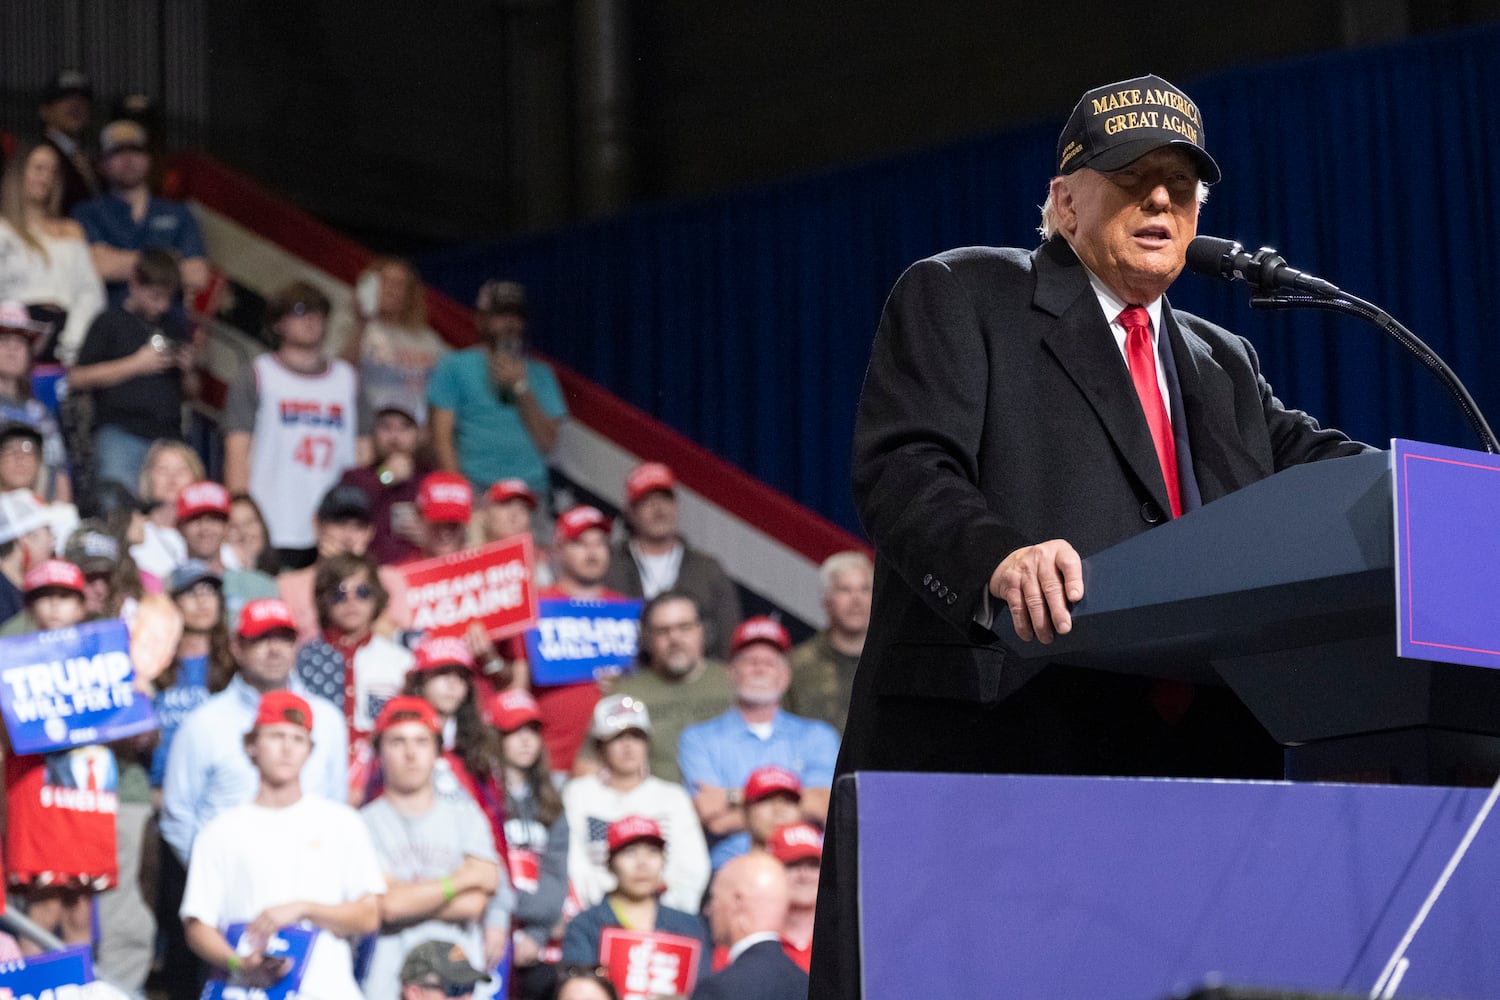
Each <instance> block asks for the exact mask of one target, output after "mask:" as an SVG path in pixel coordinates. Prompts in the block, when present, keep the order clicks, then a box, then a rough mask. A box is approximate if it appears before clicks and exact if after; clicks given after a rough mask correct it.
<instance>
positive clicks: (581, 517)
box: [552, 506, 614, 542]
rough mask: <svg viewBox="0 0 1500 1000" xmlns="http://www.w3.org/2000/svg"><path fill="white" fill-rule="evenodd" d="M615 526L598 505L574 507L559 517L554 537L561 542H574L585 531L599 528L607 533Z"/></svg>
mask: <svg viewBox="0 0 1500 1000" xmlns="http://www.w3.org/2000/svg"><path fill="white" fill-rule="evenodd" d="M613 527H614V524H613V523H612V522H611V521H610V519H609V518H607V517H605V516H604V512H603V511H601V510H600V509H599V508H598V507H588V506H584V507H574V508H573V509H572V510H570V511H568V512H567V513H566V514H564V515H562V516H561V517H559V518H558V519H557V527H556V528H555V529H554V530H553V533H552V537H553V538H554V539H555V540H556V541H559V542H574V541H577V540H578V539H579V538H581V537H582V536H583V533H584V532H585V531H590V530H592V529H594V528H598V529H599V530H600V531H602V532H604V533H605V534H606V535H607V534H609V532H610V529H611V528H613Z"/></svg>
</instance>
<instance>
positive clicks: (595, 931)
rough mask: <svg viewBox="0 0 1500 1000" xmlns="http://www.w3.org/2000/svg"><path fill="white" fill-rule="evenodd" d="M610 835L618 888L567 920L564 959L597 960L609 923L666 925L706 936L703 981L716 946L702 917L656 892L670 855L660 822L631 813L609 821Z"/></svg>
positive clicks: (637, 927)
mask: <svg viewBox="0 0 1500 1000" xmlns="http://www.w3.org/2000/svg"><path fill="white" fill-rule="evenodd" d="M607 836H608V840H609V871H610V874H611V875H613V876H614V878H615V888H614V889H613V890H612V891H611V892H610V893H609V895H607V896H605V897H604V899H603V900H602V901H601V902H600V903H599V904H598V905H596V906H592V907H590V908H589V909H587V910H584V911H583V912H582V913H580V914H578V916H576V917H574V918H573V920H572V922H571V923H569V924H568V930H567V932H566V933H565V934H564V935H563V953H562V961H563V965H598V964H599V940H600V936H601V935H602V934H603V933H604V930H605V928H607V927H623V928H624V929H625V930H631V931H663V932H665V933H668V934H678V935H681V936H683V937H686V938H691V939H693V940H695V941H698V942H701V944H702V947H703V950H702V952H701V953H700V960H699V962H698V975H699V981H700V982H701V981H702V979H703V978H704V977H705V976H707V974H708V971H709V970H708V965H709V963H708V956H709V951H710V947H711V946H710V944H709V941H708V929H707V928H706V927H704V926H703V919H702V918H701V917H699V916H698V915H697V914H695V913H685V912H683V911H681V910H674V909H672V908H671V907H670V906H665V905H663V904H662V903H660V902H658V901H657V898H656V897H657V893H658V890H659V889H660V888H661V878H662V872H663V870H664V869H665V867H666V859H667V855H666V851H667V841H666V838H664V837H663V836H662V834H661V827H659V826H657V825H656V824H655V823H654V822H652V821H651V820H649V819H646V818H645V817H643V816H626V817H625V818H624V819H620V820H616V821H615V822H613V823H611V824H610V825H609V831H608V835H607Z"/></svg>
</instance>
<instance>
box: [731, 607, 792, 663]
mask: <svg viewBox="0 0 1500 1000" xmlns="http://www.w3.org/2000/svg"><path fill="white" fill-rule="evenodd" d="M756 642H769V643H770V644H771V645H773V646H775V647H776V648H777V649H779V650H781V651H782V652H783V653H785V652H786V651H787V650H789V649H791V648H792V637H791V636H790V635H787V631H786V629H785V628H784V627H783V626H782V624H781V622H779V621H777V620H776V619H774V618H767V617H765V616H764V615H760V616H757V617H755V618H746V619H745V620H744V621H742V622H740V625H739V628H737V629H735V630H734V635H732V636H730V637H729V655H730V656H733V655H734V654H735V653H738V652H739V651H740V650H742V649H744V648H745V647H746V646H748V645H750V644H751V643H756Z"/></svg>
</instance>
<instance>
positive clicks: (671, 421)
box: [420, 27, 1500, 530]
mask: <svg viewBox="0 0 1500 1000" xmlns="http://www.w3.org/2000/svg"><path fill="white" fill-rule="evenodd" d="M1099 82H1100V81H1097V80H1086V79H1083V78H1080V79H1079V81H1078V84H1079V86H1078V89H1079V91H1080V92H1082V91H1083V90H1084V89H1086V88H1087V87H1089V86H1093V85H1095V84H1097V83H1099ZM1177 82H1178V83H1179V84H1181V85H1183V86H1184V89H1186V90H1187V91H1188V92H1189V93H1190V94H1191V95H1193V97H1194V98H1195V99H1196V100H1197V101H1198V102H1199V104H1200V106H1201V110H1202V112H1203V116H1204V122H1205V126H1206V138H1207V144H1208V147H1209V149H1210V150H1211V151H1212V152H1213V154H1214V156H1215V158H1216V159H1217V160H1218V162H1219V165H1220V167H1221V168H1222V169H1223V171H1224V181H1223V182H1222V183H1221V184H1219V185H1216V186H1215V188H1214V189H1213V193H1212V196H1211V198H1210V200H1209V203H1208V205H1207V206H1205V208H1204V210H1203V214H1202V218H1201V221H1200V226H1199V231H1200V232H1204V233H1210V234H1215V235H1223V236H1227V237H1230V238H1234V239H1239V240H1241V241H1242V242H1244V243H1246V244H1247V246H1249V247H1250V248H1251V249H1254V248H1255V247H1257V246H1259V245H1262V244H1269V245H1272V246H1275V247H1277V248H1278V249H1280V250H1281V252H1282V253H1283V254H1284V255H1285V256H1286V257H1287V259H1288V260H1289V261H1290V262H1291V263H1292V264H1293V266H1296V267H1298V268H1301V269H1303V270H1308V271H1312V272H1313V273H1316V274H1319V275H1321V276H1323V277H1326V278H1328V279H1329V280H1332V281H1334V282H1335V283H1337V284H1339V285H1341V286H1343V287H1345V288H1347V289H1349V291H1351V292H1353V293H1355V294H1358V295H1361V296H1362V297H1364V298H1367V299H1370V300H1372V301H1374V302H1376V303H1378V304H1380V305H1382V306H1383V307H1385V308H1386V310H1387V311H1388V312H1390V313H1391V314H1392V315H1394V316H1396V317H1397V318H1398V319H1401V320H1402V321H1403V322H1405V323H1406V324H1407V325H1408V326H1409V327H1411V328H1412V329H1413V330H1414V331H1415V332H1416V333H1417V335H1418V336H1420V337H1422V338H1423V339H1425V340H1426V341H1427V342H1428V343H1429V344H1431V345H1432V346H1433V347H1434V348H1435V349H1436V350H1437V351H1438V353H1439V354H1441V355H1443V356H1444V357H1445V358H1447V359H1448V361H1449V363H1450V364H1451V365H1452V366H1453V367H1454V368H1455V369H1456V370H1457V371H1458V373H1459V375H1460V377H1462V378H1463V379H1464V380H1465V382H1466V383H1467V384H1468V386H1469V388H1470V390H1471V391H1472V392H1473V393H1474V395H1475V397H1476V398H1477V399H1478V401H1479V403H1480V406H1481V407H1482V408H1483V409H1485V410H1487V411H1493V412H1500V405H1497V404H1500V385H1497V384H1496V381H1497V380H1496V374H1497V372H1500V365H1497V360H1500V346H1497V333H1500V329H1497V327H1500V308H1497V297H1500V276H1497V272H1496V268H1495V266H1494V265H1495V262H1496V256H1497V249H1496V234H1497V232H1500V98H1497V95H1500V29H1496V28H1494V27H1485V28H1482V29H1473V30H1467V31H1463V32H1458V33H1453V34H1447V35H1442V36H1435V37H1430V38H1424V39H1419V40H1416V41H1412V42H1407V43H1404V44H1401V45H1398V46H1393V47H1387V48H1381V49H1375V50H1365V51H1359V52H1349V53H1337V54H1333V55H1325V56H1320V57H1315V58H1307V59H1301V60H1297V61H1293V62H1282V63H1277V64H1273V65H1267V66H1258V67H1254V68H1249V69H1242V70H1235V71H1232V72H1224V73H1221V74H1217V75H1214V76H1212V77H1207V78H1201V79H1197V80H1182V81H1177ZM1060 127H1061V120H1060V119H1059V120H1057V121H1049V122H1046V123H1042V124H1041V125H1038V126H1034V127H1029V128H1023V129H1018V130H1014V131H1008V132H1005V133H1002V134H997V135H990V136H984V137H980V138H977V139H973V140H969V141H965V142H961V143H956V144H953V145H949V146H945V147H942V148H939V149H933V150H929V151H924V152H921V153H917V154H913V155H909V156H903V157H901V158H897V159H890V160H884V161H881V162H877V163H870V164H865V165H860V166H856V167H853V168H849V169H844V170H839V171H837V172H831V173H828V174H824V175H820V176H815V177H811V178H807V179H803V180H799V181H795V182H788V183H782V184H776V185H770V186H766V187H762V188H757V189H753V190H746V191H740V192H737V193H734V194H732V195H728V196H725V197H720V198H714V199H711V200H705V201H699V202H693V203H687V204H670V205H658V206H650V207H645V208H641V209H638V210H634V211H631V212H629V213H627V214H625V215H622V216H620V217H617V218H612V219H608V220H604V221H599V222H594V223H590V224H587V225H581V226H578V227H575V228H570V229H567V230H563V231H560V232H555V233H549V234H545V235H541V236H536V237H532V238H527V239H520V240H512V241H506V242H502V243H496V244H491V245H486V246H480V247H473V248H465V249H461V250H451V251H444V252H440V253H436V254H432V255H430V256H428V257H426V258H425V259H423V260H422V261H421V262H420V265H421V270H422V272H423V274H424V276H425V277H426V278H427V279H428V280H429V281H431V282H432V283H433V284H435V285H436V286H437V287H439V288H441V289H443V290H444V291H447V292H448V293H449V294H451V295H454V296H455V297H457V298H459V299H460V300H461V301H465V302H467V301H472V298H473V295H474V292H475V289H477V287H478V286H479V284H480V283H481V282H482V281H483V280H485V279H486V278H489V277H493V276H505V277H511V278H515V279H517V280H520V281H523V282H525V283H526V285H527V286H528V288H529V290H530V295H531V299H532V330H533V337H534V339H535V341H536V343H537V344H538V346H539V347H540V348H541V349H542V350H543V351H545V352H547V353H548V354H550V355H552V356H554V357H556V358H557V359H559V360H560V361H562V362H564V363H565V364H567V365H569V366H571V367H573V368H575V369H577V370H578V371H580V372H581V373H583V374H585V375H586V376H588V377H590V378H592V379H594V380H595V381H597V382H598V383H599V384H601V385H603V386H604V387H606V388H608V389H610V390H611V391H613V392H614V393H616V394H617V395H619V396H620V397H622V398H624V399H626V400H628V401H630V402H631V403H633V404H635V405H636V406H638V407H640V408H641V409H643V410H645V411H646V412H648V413H651V414H652V415H654V416H656V417H657V418H659V419H660V420H662V421H663V422H665V423H666V424H668V425H670V426H671V427H673V428H675V429H677V430H679V431H681V432H682V433H684V434H686V435H687V436H688V437H690V438H692V439H694V440H696V441H697V442H699V443H700V444H702V445H704V446H705V447H707V448H709V449H711V450H712V451H714V452H715V453H717V454H719V455H721V456H722V457H724V458H725V459H727V460H729V461H731V462H733V463H735V464H736V465H738V466H740V467H741V468H743V469H745V470H747V471H748V472H750V473H751V474H753V475H755V476H757V477H758V478H760V479H761V480H763V481H765V482H766V483H768V484H770V485H771V486H774V487H776V488H778V489H780V490H782V491H783V492H785V493H787V494H789V495H790V496H792V497H794V498H796V499H797V500H799V501H801V502H802V503H803V504H805V505H807V506H808V507H811V508H813V509H814V510H817V511H819V512H821V513H822V514H824V515H825V516H827V517H829V518H830V519H832V520H834V521H836V522H838V523H841V524H843V525H845V526H847V527H850V528H851V529H854V530H858V520H857V518H856V516H855V513H854V510H853V504H852V501H851V500H850V496H849V444H850V439H851V435H852V429H853V422H854V409H855V404H856V402H857V400H858V396H859V389H860V384H861V381H862V379H863V376H864V369H865V364H866V362H867V360H868V356H869V346H870V339H871V336H872V334H873V332H874V329H875V324H876V321H877V319H878V317H879V314H880V309H881V305H882V303H883V301H884V298H885V295H886V293H887V291H888V290H889V288H890V286H891V284H892V283H893V282H894V281H895V279H896V278H897V277H898V276H899V275H900V273H901V271H902V270H903V269H904V268H905V267H906V266H907V265H908V264H909V263H911V262H912V261H914V260H916V259H918V258H921V257H924V256H927V255H929V254H932V253H936V252H938V251H940V250H944V249H947V248H949V247H954V246H962V245H968V244H980V243H982V244H998V245H1009V246H1034V245H1035V244H1036V243H1037V240H1038V237H1037V235H1036V231H1035V227H1036V224H1037V221H1038V213H1037V206H1038V205H1039V204H1040V203H1041V201H1042V199H1043V198H1044V197H1045V194H1046V184H1047V179H1048V178H1049V177H1050V175H1051V172H1052V169H1053V157H1054V145H1055V141H1056V135H1057V131H1058V129H1059V128H1060ZM1170 298H1171V299H1172V301H1173V304H1174V305H1175V306H1176V307H1177V308H1180V309H1188V310H1190V311H1193V312H1197V313H1199V314H1201V315H1203V316H1206V317H1207V318H1209V319H1212V320H1214V321H1215V322H1218V323H1220V324H1222V325H1224V326H1227V327H1229V328H1231V329H1234V330H1236V331H1238V332H1240V333H1243V334H1244V335H1245V336H1247V337H1248V338H1249V339H1250V340H1251V341H1252V342H1253V343H1254V345H1255V347H1256V348H1257V350H1258V351H1259V352H1260V356H1261V361H1262V364H1263V366H1264V369H1265V372H1266V375H1267V378H1268V379H1269V380H1270V381H1271V383H1272V385H1273V386H1274V387H1275V388H1276V390H1277V394H1278V395H1279V396H1280V397H1281V398H1282V400H1283V401H1285V402H1286V403H1288V404H1289V405H1294V406H1297V407H1299V408H1302V409H1306V410H1308V411H1309V412H1312V413H1314V414H1316V415H1317V416H1318V417H1319V418H1320V419H1322V420H1323V422H1324V423H1327V424H1332V425H1336V426H1340V427H1342V428H1344V429H1345V430H1347V431H1348V432H1349V433H1350V434H1352V435H1354V436H1355V437H1358V438H1360V439H1362V440H1366V441H1369V442H1371V443H1375V444H1380V445H1382V446H1383V445H1384V443H1385V442H1386V441H1387V439H1389V438H1391V437H1407V438H1417V439H1423V440H1428V441H1436V442H1441V443H1445V444H1454V445H1459V446H1464V447H1476V446H1477V445H1476V442H1475V440H1474V438H1473V436H1472V435H1471V434H1470V433H1469V432H1468V429H1467V425H1466V424H1465V423H1464V422H1463V421H1462V419H1461V418H1460V417H1458V416H1457V415H1456V413H1455V411H1454V410H1453V409H1452V408H1451V407H1450V406H1449V405H1448V404H1447V402H1446V398H1445V396H1444V395H1443V394H1442V393H1441V391H1440V390H1439V389H1438V388H1437V383H1436V381H1435V380H1434V379H1433V377H1432V376H1431V375H1430V374H1429V373H1428V372H1426V371H1425V370H1424V369H1422V368H1421V367H1420V366H1418V365H1417V364H1416V363H1415V362H1414V361H1412V360H1410V359H1409V358H1408V357H1407V356H1406V355H1405V354H1404V353H1403V352H1401V351H1400V350H1399V349H1398V348H1397V347H1395V346H1394V345H1393V344H1391V343H1390V342H1389V341H1388V340H1387V339H1386V338H1384V337H1383V336H1381V335H1380V334H1379V333H1378V332H1377V331H1376V330H1375V329H1374V328H1373V327H1369V326H1366V325H1364V324H1361V323H1359V322H1358V321H1355V320H1350V319H1344V318H1341V317H1334V316H1329V315H1326V314H1322V313H1310V312H1297V313H1263V312H1252V311H1251V310H1250V308H1249V306H1248V292H1247V291H1246V288H1245V286H1244V285H1243V284H1239V285H1235V286H1231V285H1229V284H1227V283H1220V282H1216V281H1213V280H1210V279H1206V278H1200V277H1195V276H1192V275H1188V276H1184V277H1183V278H1182V279H1180V280H1179V281H1178V283H1177V285H1176V286H1175V288H1174V289H1173V291H1172V293H1171V294H1170ZM1495 419H1497V420H1500V417H1496V418H1495ZM1058 446H1059V447H1060V448H1065V447H1066V446H1067V443H1066V442H1058Z"/></svg>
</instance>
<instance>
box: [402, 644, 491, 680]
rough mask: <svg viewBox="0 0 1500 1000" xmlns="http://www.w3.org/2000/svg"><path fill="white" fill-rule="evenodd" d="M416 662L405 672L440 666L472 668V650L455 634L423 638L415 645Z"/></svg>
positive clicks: (433, 668)
mask: <svg viewBox="0 0 1500 1000" xmlns="http://www.w3.org/2000/svg"><path fill="white" fill-rule="evenodd" d="M416 655H417V662H416V663H414V664H412V668H411V670H409V671H407V673H421V672H423V671H426V670H437V669H439V668H440V667H465V668H467V669H469V670H473V669H474V651H473V650H472V649H470V648H469V644H468V643H467V642H465V641H464V640H463V639H460V638H459V637H458V636H456V635H440V636H436V637H434V638H431V639H423V640H422V641H421V643H419V644H418V645H417V654H416Z"/></svg>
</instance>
